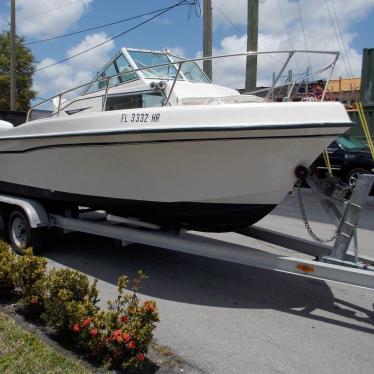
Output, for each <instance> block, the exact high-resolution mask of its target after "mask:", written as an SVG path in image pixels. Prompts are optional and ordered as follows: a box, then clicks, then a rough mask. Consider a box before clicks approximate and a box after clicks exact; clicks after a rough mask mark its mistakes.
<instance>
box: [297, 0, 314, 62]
mask: <svg viewBox="0 0 374 374" xmlns="http://www.w3.org/2000/svg"><path fill="white" fill-rule="evenodd" d="M296 3H297V10H298V12H299V19H300V24H301V31H302V33H303V38H304V44H305V49H306V51H307V53H306V55H307V58H308V64H309V68H310V69H311V68H312V64H311V63H310V57H309V53H308V44H307V42H306V37H305V30H304V23H303V18H302V16H301V8H300V0H296Z"/></svg>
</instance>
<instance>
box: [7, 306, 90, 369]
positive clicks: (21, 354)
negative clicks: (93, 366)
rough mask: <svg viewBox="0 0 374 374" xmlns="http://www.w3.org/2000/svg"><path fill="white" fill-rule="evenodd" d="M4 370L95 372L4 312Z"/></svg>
mask: <svg viewBox="0 0 374 374" xmlns="http://www.w3.org/2000/svg"><path fill="white" fill-rule="evenodd" d="M0 373H4V374H18V373H19V374H24V373H29V374H33V373H35V374H36V373H37V374H39V373H51V374H52V373H53V374H58V373H61V374H62V373H64V374H67V373H71V374H73V373H74V374H88V373H91V371H89V370H88V369H87V368H86V367H84V366H83V365H82V364H81V363H80V362H79V361H77V360H74V359H72V358H69V357H66V356H65V355H63V354H62V353H59V352H56V351H55V350H54V349H53V348H52V347H51V346H49V345H47V344H46V343H44V342H42V341H41V340H40V339H39V338H37V337H36V336H35V335H33V334H31V333H29V332H28V331H26V330H23V329H22V328H21V327H19V326H18V325H17V324H16V323H15V322H14V321H13V320H12V319H10V318H9V317H8V316H6V315H5V314H4V313H1V312H0Z"/></svg>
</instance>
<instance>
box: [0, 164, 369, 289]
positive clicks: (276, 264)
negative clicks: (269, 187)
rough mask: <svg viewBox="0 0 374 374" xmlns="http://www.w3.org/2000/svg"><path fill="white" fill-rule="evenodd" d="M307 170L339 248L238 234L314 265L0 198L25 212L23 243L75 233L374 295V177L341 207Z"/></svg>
mask: <svg viewBox="0 0 374 374" xmlns="http://www.w3.org/2000/svg"><path fill="white" fill-rule="evenodd" d="M304 169H305V168H304ZM304 169H301V170H299V174H301V178H304V179H305V180H306V181H307V182H308V184H309V186H310V187H311V189H312V192H313V194H314V195H315V196H316V197H317V199H318V201H319V202H320V203H321V204H322V206H323V207H324V209H325V210H326V212H327V213H328V214H329V216H330V217H332V219H333V222H334V223H335V225H336V227H337V231H336V233H335V235H334V237H333V239H334V245H333V246H328V245H325V244H323V243H322V240H320V242H313V241H310V240H305V239H301V238H298V237H294V236H291V235H288V234H284V233H280V232H275V231H272V230H268V229H264V228H260V227H257V226H251V227H249V228H247V229H244V230H241V231H238V233H239V234H241V235H244V236H248V237H251V238H255V239H258V240H260V241H263V242H267V243H271V244H275V245H277V246H280V247H282V248H284V249H291V250H293V251H296V252H299V253H303V254H307V255H310V256H313V258H314V259H304V258H298V257H291V256H289V255H276V254H272V253H269V252H266V251H263V250H258V249H253V248H250V247H247V246H243V245H237V244H233V243H229V242H225V241H222V240H217V239H212V238H207V237H206V236H201V235H198V234H195V233H189V232H185V231H183V230H182V231H181V232H163V231H162V230H161V228H160V227H159V226H157V225H155V224H151V223H147V222H142V221H138V220H135V219H131V218H122V217H116V216H113V215H107V214H105V212H101V213H100V212H95V213H94V214H91V213H87V212H85V211H84V210H83V211H82V212H81V213H80V214H79V215H78V218H71V213H70V212H69V211H67V212H66V213H65V215H59V214H49V213H48V211H47V210H46V209H45V208H44V207H43V206H42V205H41V204H40V203H39V202H37V201H34V200H32V199H26V198H22V197H16V196H9V195H0V213H1V207H2V206H4V205H6V206H7V207H8V209H9V207H15V209H17V210H18V212H19V211H22V212H23V214H24V217H25V221H27V222H26V223H25V225H26V226H27V227H24V229H23V230H18V232H17V233H15V234H17V235H21V237H19V240H21V241H22V235H27V234H30V235H32V234H33V232H35V231H38V230H39V229H40V228H44V229H45V228H50V229H51V228H59V229H62V230H63V231H64V232H65V233H66V232H71V231H75V232H82V233H87V234H93V235H98V236H103V237H108V238H114V239H117V240H120V241H121V243H122V244H123V245H127V244H130V243H139V244H144V245H150V246H155V247H160V248H165V249H169V250H172V251H177V252H183V253H187V254H192V255H196V256H203V257H208V258H212V259H216V260H222V261H228V262H233V263H238V264H242V265H249V266H254V267H257V268H262V269H268V270H275V271H279V272H285V273H289V274H294V275H299V276H304V277H310V278H315V279H320V280H327V281H335V282H341V283H345V284H349V285H352V286H358V287H364V288H368V289H372V290H374V258H369V257H365V256H359V254H358V246H357V237H356V235H357V233H356V228H357V224H358V220H359V217H360V213H361V209H362V207H363V206H364V204H365V202H366V200H367V196H368V195H369V191H370V189H371V186H372V185H373V183H374V175H366V174H365V175H361V176H360V177H359V179H358V183H357V185H356V187H355V188H354V189H353V192H352V195H351V196H350V199H349V200H345V201H344V202H340V204H338V203H337V200H336V196H333V193H331V194H330V196H329V195H328V194H326V191H324V190H323V188H322V186H321V183H320V181H319V180H318V179H317V178H316V177H315V176H313V175H309V172H305V170H306V169H305V170H304ZM339 205H340V208H339ZM0 221H1V214H0ZM0 226H1V222H0ZM0 230H1V227H0ZM25 233H26V234H25ZM29 239H30V238H29ZM352 239H353V242H354V253H353V254H351V253H348V248H349V246H350V244H351V242H352Z"/></svg>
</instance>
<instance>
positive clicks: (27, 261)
mask: <svg viewBox="0 0 374 374" xmlns="http://www.w3.org/2000/svg"><path fill="white" fill-rule="evenodd" d="M16 258H17V260H16V269H17V271H15V275H14V276H15V283H16V287H17V289H18V290H19V291H20V295H21V299H20V301H19V306H20V307H21V309H22V310H23V312H24V313H27V314H29V315H34V316H35V315H36V316H40V314H41V313H42V312H43V310H44V284H45V280H46V267H47V260H46V259H45V258H44V257H39V256H34V255H33V252H32V250H31V249H30V248H27V249H25V251H24V254H23V255H22V256H17V257H16Z"/></svg>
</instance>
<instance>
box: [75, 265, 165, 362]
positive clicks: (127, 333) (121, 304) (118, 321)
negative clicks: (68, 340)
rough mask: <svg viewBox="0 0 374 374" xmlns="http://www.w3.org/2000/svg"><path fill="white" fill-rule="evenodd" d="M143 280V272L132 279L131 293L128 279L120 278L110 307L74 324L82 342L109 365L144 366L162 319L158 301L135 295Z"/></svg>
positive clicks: (80, 343) (82, 344) (97, 357)
mask: <svg viewBox="0 0 374 374" xmlns="http://www.w3.org/2000/svg"><path fill="white" fill-rule="evenodd" d="M144 279H145V275H144V274H143V273H142V272H141V271H140V272H139V273H138V276H137V277H136V278H135V279H134V281H133V285H132V291H133V292H132V293H128V292H126V287H127V285H128V279H127V277H126V276H123V277H120V278H119V279H118V296H117V298H116V299H115V300H114V301H110V302H109V303H108V304H109V310H108V311H100V312H98V313H96V315H95V316H93V317H91V318H83V319H81V320H77V321H75V323H74V324H73V327H72V330H73V332H74V333H75V334H76V336H77V339H78V341H79V345H80V346H81V347H82V348H83V349H84V350H85V351H86V352H88V353H89V354H91V355H92V356H94V357H95V358H96V359H98V360H99V361H100V362H101V363H105V364H106V365H108V366H109V367H120V366H122V367H123V368H124V369H129V368H135V367H141V366H142V365H143V362H144V358H145V353H147V350H148V345H149V343H150V342H151V339H152V337H153V330H154V328H155V326H156V322H157V321H159V318H158V313H157V309H156V303H155V302H154V301H150V300H148V301H145V302H144V303H141V302H140V300H139V298H138V296H137V295H136V292H137V291H138V290H139V289H140V287H141V285H142V282H143V280H144Z"/></svg>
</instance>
